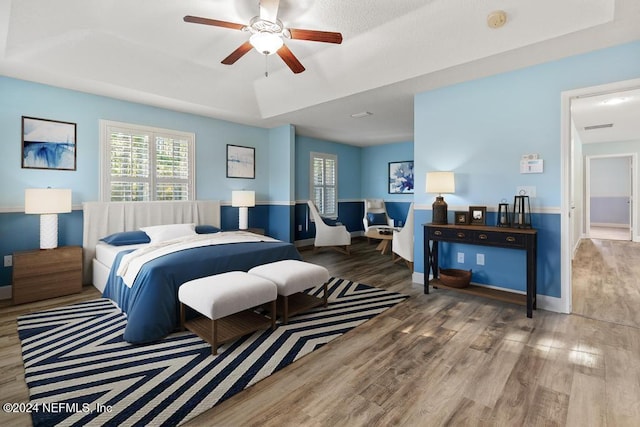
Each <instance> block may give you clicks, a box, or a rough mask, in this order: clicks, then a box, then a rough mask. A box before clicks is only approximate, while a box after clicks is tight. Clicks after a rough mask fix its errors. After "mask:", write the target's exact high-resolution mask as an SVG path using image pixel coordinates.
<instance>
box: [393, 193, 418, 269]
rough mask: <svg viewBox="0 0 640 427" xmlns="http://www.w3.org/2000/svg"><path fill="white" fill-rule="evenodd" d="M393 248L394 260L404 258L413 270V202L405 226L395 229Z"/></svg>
mask: <svg viewBox="0 0 640 427" xmlns="http://www.w3.org/2000/svg"><path fill="white" fill-rule="evenodd" d="M391 250H392V258H393V262H398V261H400V260H404V262H405V263H406V264H407V267H409V268H410V269H411V270H412V271H413V203H411V205H409V212H407V219H406V220H405V222H404V227H402V229H401V230H399V231H396V230H394V231H393V239H392V240H391Z"/></svg>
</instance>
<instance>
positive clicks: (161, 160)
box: [156, 136, 189, 200]
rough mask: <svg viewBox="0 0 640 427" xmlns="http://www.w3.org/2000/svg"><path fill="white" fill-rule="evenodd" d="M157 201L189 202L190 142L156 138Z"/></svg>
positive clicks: (161, 137)
mask: <svg viewBox="0 0 640 427" xmlns="http://www.w3.org/2000/svg"><path fill="white" fill-rule="evenodd" d="M156 200H189V141H187V140H185V139H176V138H169V137H163V136H156Z"/></svg>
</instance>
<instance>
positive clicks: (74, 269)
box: [12, 246, 82, 304]
mask: <svg viewBox="0 0 640 427" xmlns="http://www.w3.org/2000/svg"><path fill="white" fill-rule="evenodd" d="M12 291H13V292H12V293H13V296H12V300H13V304H22V303H25V302H31V301H39V300H43V299H47V298H54V297H59V296H62V295H69V294H75V293H78V292H82V248H81V247H80V246H64V247H60V248H56V249H38V250H33V251H24V252H16V253H15V254H13V289H12Z"/></svg>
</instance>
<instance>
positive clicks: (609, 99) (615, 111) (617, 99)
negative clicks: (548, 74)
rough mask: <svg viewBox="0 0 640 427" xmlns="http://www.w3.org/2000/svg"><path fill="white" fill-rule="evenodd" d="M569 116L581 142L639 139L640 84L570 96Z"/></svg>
mask: <svg viewBox="0 0 640 427" xmlns="http://www.w3.org/2000/svg"><path fill="white" fill-rule="evenodd" d="M571 116H572V118H573V123H574V125H575V128H576V131H577V132H578V134H579V135H580V141H581V142H582V143H583V144H591V143H595V142H614V141H615V142H620V141H631V140H635V141H640V88H639V89H631V90H627V91H624V92H616V93H609V94H603V95H596V96H589V97H585V98H577V99H574V100H572V101H571ZM609 125H611V126H609ZM601 126H603V127H601ZM604 126H607V127H604ZM589 128H591V129H589Z"/></svg>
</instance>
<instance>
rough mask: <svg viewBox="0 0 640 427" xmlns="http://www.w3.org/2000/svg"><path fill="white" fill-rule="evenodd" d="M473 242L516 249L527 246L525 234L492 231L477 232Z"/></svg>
mask: <svg viewBox="0 0 640 427" xmlns="http://www.w3.org/2000/svg"><path fill="white" fill-rule="evenodd" d="M473 240H474V241H475V242H477V243H481V244H486V245H497V246H513V247H515V248H524V247H525V244H526V236H525V235H523V234H517V233H494V232H491V231H477V232H475V235H474V239H473Z"/></svg>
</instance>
